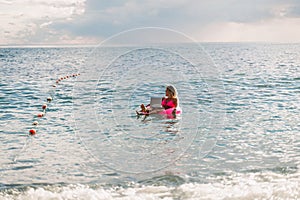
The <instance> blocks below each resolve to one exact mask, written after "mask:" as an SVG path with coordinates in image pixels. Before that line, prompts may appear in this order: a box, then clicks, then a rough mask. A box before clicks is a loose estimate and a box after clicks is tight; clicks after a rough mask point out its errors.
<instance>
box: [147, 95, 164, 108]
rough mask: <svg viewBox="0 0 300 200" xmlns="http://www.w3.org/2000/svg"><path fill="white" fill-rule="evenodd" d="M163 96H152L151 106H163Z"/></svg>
mask: <svg viewBox="0 0 300 200" xmlns="http://www.w3.org/2000/svg"><path fill="white" fill-rule="evenodd" d="M161 99H162V98H161V97H151V99H150V107H151V108H161Z"/></svg>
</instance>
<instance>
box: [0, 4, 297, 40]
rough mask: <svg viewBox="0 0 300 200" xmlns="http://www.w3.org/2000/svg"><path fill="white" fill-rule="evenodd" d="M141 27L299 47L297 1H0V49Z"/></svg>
mask: <svg viewBox="0 0 300 200" xmlns="http://www.w3.org/2000/svg"><path fill="white" fill-rule="evenodd" d="M143 27H160V28H163V29H170V30H174V31H178V32H181V33H184V34H186V35H187V36H189V37H190V38H192V39H193V40H195V41H199V42H284V43H285V42H294V43H299V42H300V0H0V45H62V44H74V45H76V44H97V43H99V42H101V41H103V40H105V39H107V38H109V37H111V36H114V35H116V34H119V33H120V32H122V31H127V30H131V29H136V28H143Z"/></svg>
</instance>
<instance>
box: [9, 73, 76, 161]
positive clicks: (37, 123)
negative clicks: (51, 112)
mask: <svg viewBox="0 0 300 200" xmlns="http://www.w3.org/2000/svg"><path fill="white" fill-rule="evenodd" d="M79 75H80V73H78V74H72V75H67V76H64V77H60V78H58V79H57V80H56V81H55V84H53V85H52V87H53V88H56V87H57V86H58V84H59V83H60V82H61V81H63V80H65V79H68V78H72V77H77V76H79ZM53 97H54V95H52V96H49V97H47V102H48V104H50V103H51V102H52V100H53ZM48 104H46V103H44V104H43V105H42V106H41V108H42V112H39V113H38V114H36V117H38V118H42V117H44V116H45V115H46V110H47V108H48ZM38 125H39V121H37V120H36V121H33V122H32V126H34V128H31V129H30V130H29V134H28V135H27V136H29V137H28V138H27V140H26V141H25V144H24V145H23V147H22V149H21V151H20V152H19V154H18V155H16V156H15V157H14V159H13V161H14V162H16V161H17V158H18V157H19V155H20V154H21V153H22V152H23V151H24V150H25V149H26V147H27V143H28V139H31V137H30V136H34V135H36V134H37V127H38Z"/></svg>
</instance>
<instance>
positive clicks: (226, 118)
mask: <svg viewBox="0 0 300 200" xmlns="http://www.w3.org/2000/svg"><path fill="white" fill-rule="evenodd" d="M299 52H300V45H299V44H256V43H221V44H219V43H208V44H201V45H195V44H193V45H192V44H178V45H160V46H158V45H154V46H149V45H148V46H138V47H134V46H131V47H96V48H88V47H85V48H73V47H72V48H71V47H70V48H1V49H0V65H1V71H0V80H1V81H0V91H1V92H0V107H1V109H0V110H1V113H0V118H1V120H0V127H1V128H0V144H1V146H0V199H51V198H54V199H55V198H56V199H76V198H77V199H92V198H96V199H110V198H113V199H147V198H148V199H225V198H228V199H236V198H237V199H271V198H275V199H297V198H300V191H299V189H298V188H299V183H300V171H299V160H300V159H299V158H300V149H299V147H300V135H299V130H300V123H299V114H300V111H299V105H300V103H299V99H300V55H299V54H300V53H299ZM75 73H80V76H76V77H71V78H67V79H64V80H62V81H60V82H59V84H56V80H57V79H58V78H60V77H64V76H66V75H72V74H75ZM168 84H173V85H175V86H176V88H177V89H178V93H179V99H180V106H181V107H182V109H183V113H182V115H180V116H177V117H176V119H169V118H167V117H164V116H159V115H153V116H149V117H146V118H144V117H140V118H137V117H136V115H135V110H137V109H138V107H139V105H140V104H141V103H148V102H149V99H150V97H151V96H163V95H164V90H165V86H166V85H168ZM53 85H56V87H53ZM48 96H52V97H53V101H52V102H51V103H48V108H47V110H46V114H45V116H44V117H43V118H37V117H36V115H37V113H39V112H41V111H42V109H41V106H42V105H43V104H44V103H47V100H46V99H47V97H48ZM35 120H37V121H38V122H39V125H38V126H37V127H34V126H33V125H32V122H33V121H35ZM31 128H35V129H36V130H37V134H36V135H35V136H29V135H28V131H29V129H31Z"/></svg>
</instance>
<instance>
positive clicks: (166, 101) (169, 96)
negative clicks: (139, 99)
mask: <svg viewBox="0 0 300 200" xmlns="http://www.w3.org/2000/svg"><path fill="white" fill-rule="evenodd" d="M161 106H162V107H163V109H164V110H161V109H155V110H152V109H151V107H150V105H147V107H145V105H144V104H142V105H141V112H142V113H144V114H145V113H148V114H153V113H162V114H172V115H176V114H180V112H178V111H177V107H179V100H178V97H177V90H176V88H175V87H174V86H173V85H169V86H167V87H166V96H165V97H163V98H162V101H161Z"/></svg>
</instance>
